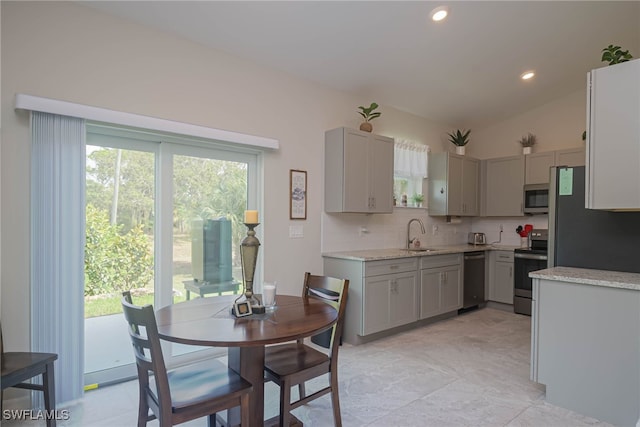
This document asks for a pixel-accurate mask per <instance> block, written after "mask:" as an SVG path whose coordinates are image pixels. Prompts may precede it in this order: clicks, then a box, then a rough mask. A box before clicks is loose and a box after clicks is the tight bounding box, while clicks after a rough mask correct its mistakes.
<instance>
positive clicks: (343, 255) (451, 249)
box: [322, 244, 519, 261]
mask: <svg viewBox="0 0 640 427" xmlns="http://www.w3.org/2000/svg"><path fill="white" fill-rule="evenodd" d="M426 247H427V248H429V249H432V250H429V251H422V250H407V249H367V250H360V251H341V252H326V253H323V254H322V256H323V257H325V258H339V259H350V260H355V261H376V260H384V259H394V258H408V257H423V256H437V255H445V254H456V253H464V252H475V251H491V250H494V251H495V250H501V251H513V250H514V249H516V248H518V247H519V246H508V245H500V246H498V245H468V244H463V245H447V246H426Z"/></svg>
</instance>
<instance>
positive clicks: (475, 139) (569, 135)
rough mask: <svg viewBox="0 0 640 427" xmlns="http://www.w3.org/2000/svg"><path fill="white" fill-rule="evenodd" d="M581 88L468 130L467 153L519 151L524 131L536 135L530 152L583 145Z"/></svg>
mask: <svg viewBox="0 0 640 427" xmlns="http://www.w3.org/2000/svg"><path fill="white" fill-rule="evenodd" d="M586 79H587V76H586V75H585V76H584V80H585V89H584V90H580V91H578V92H575V93H572V94H570V95H568V96H565V97H562V98H559V99H557V100H555V101H553V102H550V103H548V104H546V105H543V106H542V107H539V108H536V109H533V110H531V111H528V112H526V113H524V114H521V115H519V116H516V117H513V118H510V119H508V120H505V121H503V122H500V123H498V124H495V125H493V126H490V127H487V128H484V129H479V130H475V129H474V130H472V132H471V133H472V138H471V140H470V141H469V144H467V154H469V155H470V156H473V157H477V158H480V159H489V158H493V157H503V156H512V155H516V154H522V147H521V145H520V144H519V143H518V140H519V139H520V138H522V136H523V135H526V134H527V132H531V133H532V134H534V135H536V136H537V144H536V145H535V147H534V148H533V151H534V152H542V151H551V150H559V149H563V148H575V147H582V146H584V142H583V141H582V132H583V131H584V130H585V129H586V122H587V95H586V93H587V92H586Z"/></svg>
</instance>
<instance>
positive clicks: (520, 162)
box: [482, 156, 524, 216]
mask: <svg viewBox="0 0 640 427" xmlns="http://www.w3.org/2000/svg"><path fill="white" fill-rule="evenodd" d="M482 175H483V187H482V190H483V191H482V200H483V203H482V207H483V208H482V213H483V215H484V216H523V215H524V212H523V210H522V202H523V193H522V190H523V186H524V156H511V157H500V158H497V159H488V160H485V161H483V174H482Z"/></svg>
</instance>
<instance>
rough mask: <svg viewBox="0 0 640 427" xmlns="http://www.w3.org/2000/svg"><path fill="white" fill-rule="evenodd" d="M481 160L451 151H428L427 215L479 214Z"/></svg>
mask: <svg viewBox="0 0 640 427" xmlns="http://www.w3.org/2000/svg"><path fill="white" fill-rule="evenodd" d="M479 175H480V160H478V159H474V158H471V157H465V156H458V155H456V154H452V153H434V154H430V155H429V205H428V208H429V215H432V216H440V215H455V216H476V215H478V214H479V211H480V209H479V202H478V201H479V197H478V183H479Z"/></svg>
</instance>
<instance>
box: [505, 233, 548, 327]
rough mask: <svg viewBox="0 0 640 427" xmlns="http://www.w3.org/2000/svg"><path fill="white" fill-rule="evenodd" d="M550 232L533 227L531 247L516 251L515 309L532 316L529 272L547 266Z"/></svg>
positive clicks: (530, 236) (530, 237)
mask: <svg viewBox="0 0 640 427" xmlns="http://www.w3.org/2000/svg"><path fill="white" fill-rule="evenodd" d="M548 241H549V232H548V230H545V229H533V230H531V233H529V242H530V244H529V248H526V249H525V248H522V249H516V250H515V251H514V252H515V253H514V255H513V256H514V263H513V264H514V270H515V274H514V275H513V282H514V283H513V286H514V292H513V311H514V312H515V313H519V314H526V315H527V316H531V279H530V278H529V273H530V272H532V271H536V270H543V269H545V268H547V248H548Z"/></svg>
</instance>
